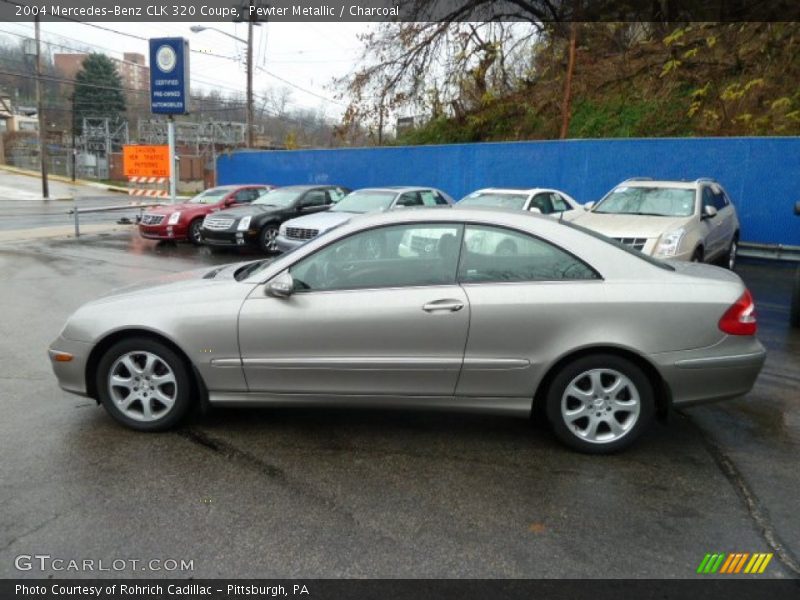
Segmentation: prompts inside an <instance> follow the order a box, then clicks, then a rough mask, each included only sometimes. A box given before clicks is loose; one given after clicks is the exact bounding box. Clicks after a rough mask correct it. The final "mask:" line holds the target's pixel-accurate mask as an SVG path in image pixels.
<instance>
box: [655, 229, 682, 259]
mask: <svg viewBox="0 0 800 600" xmlns="http://www.w3.org/2000/svg"><path fill="white" fill-rule="evenodd" d="M685 234H686V230H685V229H683V228H682V227H681V228H680V229H676V230H675V231H670V232H669V233H665V234H664V235H662V236H661V239H660V240H658V246H656V254H657V255H658V256H675V255H676V254H677V253H678V248H680V245H681V240H682V239H683V236H684V235H685Z"/></svg>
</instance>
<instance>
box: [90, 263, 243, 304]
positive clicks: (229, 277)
mask: <svg viewBox="0 0 800 600" xmlns="http://www.w3.org/2000/svg"><path fill="white" fill-rule="evenodd" d="M252 262H254V261H252V260H248V261H244V262H237V263H232V264H228V265H220V266H217V267H213V268H209V267H204V268H202V269H192V270H191V271H181V272H180V273H170V274H168V275H162V276H161V277H156V278H155V279H148V280H145V281H141V282H139V283H134V284H132V285H127V286H124V287H121V288H117V289H114V290H111V291H110V292H109V293H107V294H106V295H104V296H101V297H100V298H98V299H96V300H93V301H92V302H90V303H89V304H92V305H96V304H104V303H107V302H110V301H117V300H119V299H122V298H130V297H134V296H141V295H151V294H162V293H164V294H170V293H174V292H181V293H186V294H192V293H193V292H194V291H195V290H198V289H200V288H204V287H207V286H210V285H214V283H218V282H220V281H233V280H234V277H233V276H234V273H236V271H237V269H239V267H242V266H244V265H247V264H250V263H252Z"/></svg>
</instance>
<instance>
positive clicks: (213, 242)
mask: <svg viewBox="0 0 800 600" xmlns="http://www.w3.org/2000/svg"><path fill="white" fill-rule="evenodd" d="M200 235H201V236H202V238H203V243H204V244H207V245H209V246H223V247H228V248H234V247H236V246H245V245H248V244H255V243H256V234H255V233H251V232H250V231H233V230H231V231H214V230H211V229H205V228H204V229H201V230H200Z"/></svg>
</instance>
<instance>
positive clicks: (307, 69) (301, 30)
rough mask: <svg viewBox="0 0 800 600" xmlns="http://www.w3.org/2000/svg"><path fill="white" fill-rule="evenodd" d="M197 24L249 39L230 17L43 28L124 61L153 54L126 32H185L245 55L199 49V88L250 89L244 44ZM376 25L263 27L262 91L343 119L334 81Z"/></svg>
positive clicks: (257, 78) (1, 27)
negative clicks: (196, 29)
mask: <svg viewBox="0 0 800 600" xmlns="http://www.w3.org/2000/svg"><path fill="white" fill-rule="evenodd" d="M195 24H200V25H204V26H210V27H216V28H219V29H221V30H223V31H225V32H227V33H229V34H231V35H235V36H236V37H239V38H243V39H246V38H247V25H246V24H237V23H224V22H218V23H96V25H98V26H100V27H104V28H107V29H111V30H115V31H116V32H119V33H114V32H112V31H107V30H105V29H100V28H99V27H92V26H90V25H87V24H83V23H60V22H57V23H53V22H43V23H42V24H41V30H42V40H43V41H45V42H51V44H52V45H51V46H49V47H50V49H51V51H52V52H70V51H71V50H70V48H73V51H78V50H81V49H83V48H84V47H86V46H88V47H90V48H91V49H92V50H95V51H97V52H103V53H105V54H107V55H109V56H112V57H115V58H120V59H121V58H122V53H123V52H139V53H141V54H144V55H145V57H147V51H148V47H147V42H146V41H144V40H140V39H135V38H133V37H128V36H125V35H122V34H132V35H133V36H139V37H144V38H151V37H168V36H174V37H185V38H187V39H188V40H189V44H190V47H191V48H192V49H193V50H195V49H198V50H200V49H202V50H205V51H211V52H214V53H216V54H221V55H224V56H229V57H236V58H238V59H239V60H238V61H232V60H227V59H224V58H217V57H214V56H207V55H203V54H199V53H197V52H193V53H192V55H191V62H190V65H191V81H192V84H191V85H192V89H193V90H199V89H203V90H205V91H210V90H212V89H219V90H220V91H221V92H224V93H230V92H234V91H238V92H241V93H244V90H245V85H246V82H245V67H244V57H245V46H244V44H242V43H240V42H237V41H236V40H233V39H231V38H229V37H227V36H225V35H222V34H220V33H217V32H215V31H213V30H207V31H203V32H201V33H193V32H191V31H190V29H189V28H190V27H191V26H192V25H195ZM370 26H371V25H369V24H367V23H266V24H262V25H260V26H258V27H256V28H255V30H254V45H253V61H254V64H255V65H256V68H255V69H254V75H253V82H254V83H253V87H254V92H255V93H256V94H257V95H260V94H262V93H263V92H264V91H265V89H266V88H269V87H281V86H282V87H286V88H288V89H290V90H291V100H290V105H291V106H292V107H294V108H304V109H313V110H321V111H322V112H323V113H324V114H325V115H326V116H328V117H331V118H333V119H338V118H339V117H340V116H341V114H342V112H343V111H344V108H345V102H344V101H342V100H337V99H336V97H335V96H336V92H335V90H334V89H332V87H331V81H332V79H333V78H338V77H342V76H345V75H347V74H348V73H351V72H352V71H353V69H354V68H355V66H356V64H357V59H358V57H359V56H360V50H361V44H360V42H359V40H358V39H357V35H358V34H359V33H363V32H365V31H367V30H368V28H369V27H370ZM0 36H4V37H6V39H9V40H12V41H13V40H14V39H16V40H20V39H21V37H20V36H28V37H33V24H32V23H14V22H4V23H0ZM56 44H60V45H63V46H65V47H59V46H57V45H56ZM146 60H147V58H146ZM265 71H268V72H269V73H272V74H273V75H274V76H276V77H273V76H271V75H269V74H267V73H266V72H265ZM278 78H280V79H283V80H284V81H280V80H279V79H278Z"/></svg>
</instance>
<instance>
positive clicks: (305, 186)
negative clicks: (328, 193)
mask: <svg viewBox="0 0 800 600" xmlns="http://www.w3.org/2000/svg"><path fill="white" fill-rule="evenodd" d="M335 187H341V186H338V185H331V184H328V183H321V184H318V185H311V184H303V185H284V186H283V187H279V188H275V190H297V191H302V190H317V189H320V188H335Z"/></svg>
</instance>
